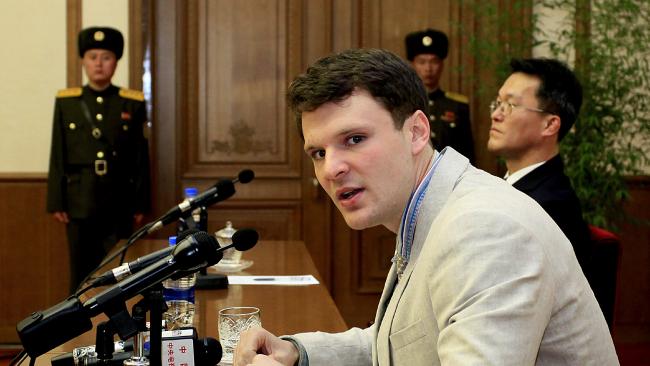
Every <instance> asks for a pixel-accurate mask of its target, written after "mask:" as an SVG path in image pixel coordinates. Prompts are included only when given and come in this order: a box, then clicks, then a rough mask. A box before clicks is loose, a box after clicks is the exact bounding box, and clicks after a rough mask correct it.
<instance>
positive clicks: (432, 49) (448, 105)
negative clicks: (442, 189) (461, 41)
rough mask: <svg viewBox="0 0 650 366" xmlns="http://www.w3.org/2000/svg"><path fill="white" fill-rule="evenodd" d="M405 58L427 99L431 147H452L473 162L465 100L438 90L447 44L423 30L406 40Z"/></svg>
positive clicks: (441, 35)
mask: <svg viewBox="0 0 650 366" xmlns="http://www.w3.org/2000/svg"><path fill="white" fill-rule="evenodd" d="M405 41H406V57H407V58H408V59H409V61H411V65H412V66H413V68H414V69H415V71H416V72H417V74H418V76H419V77H420V79H422V82H423V83H424V86H425V87H426V89H427V93H428V95H429V123H430V125H431V141H432V142H433V146H434V147H435V148H436V149H437V150H438V151H440V150H442V149H443V148H445V147H447V146H451V147H453V148H454V149H456V150H457V151H458V152H460V153H461V154H463V155H465V157H467V158H468V159H469V160H470V161H471V162H472V163H473V162H474V139H473V138H472V125H471V123H470V120H469V104H468V99H467V97H466V96H464V95H460V94H456V93H451V92H444V91H442V90H441V89H440V85H439V83H440V76H441V75H442V71H443V69H444V60H445V58H446V57H447V51H448V48H449V41H448V40H447V36H446V35H445V34H444V33H442V32H440V31H437V30H433V29H426V30H424V31H420V32H413V33H409V34H408V35H407V36H406V39H405Z"/></svg>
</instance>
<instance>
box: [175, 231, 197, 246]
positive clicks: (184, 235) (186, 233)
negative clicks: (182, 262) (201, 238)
mask: <svg viewBox="0 0 650 366" xmlns="http://www.w3.org/2000/svg"><path fill="white" fill-rule="evenodd" d="M198 232H201V230H199V229H187V230H183V231H181V232H180V233H178V235H177V236H176V242H177V243H180V242H182V241H183V240H185V238H187V237H188V236H190V235H194V234H196V233H198Z"/></svg>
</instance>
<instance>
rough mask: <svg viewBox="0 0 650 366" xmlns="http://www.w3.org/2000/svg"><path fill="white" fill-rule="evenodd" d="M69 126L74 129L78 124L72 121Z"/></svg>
mask: <svg viewBox="0 0 650 366" xmlns="http://www.w3.org/2000/svg"><path fill="white" fill-rule="evenodd" d="M68 128H70V129H71V130H74V129H75V128H77V125H76V124H75V123H74V122H70V124H69V125H68Z"/></svg>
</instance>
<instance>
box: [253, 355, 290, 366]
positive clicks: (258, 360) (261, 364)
mask: <svg viewBox="0 0 650 366" xmlns="http://www.w3.org/2000/svg"><path fill="white" fill-rule="evenodd" d="M248 365H250V366H283V365H282V364H281V363H279V362H278V361H276V360H274V359H272V358H271V357H269V356H267V355H256V356H255V357H253V363H249V364H248Z"/></svg>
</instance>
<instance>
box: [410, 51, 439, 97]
mask: <svg viewBox="0 0 650 366" xmlns="http://www.w3.org/2000/svg"><path fill="white" fill-rule="evenodd" d="M412 64H413V68H414V69H415V72H416V73H417V74H418V76H419V77H420V79H422V83H424V86H425V87H426V88H427V90H429V91H432V90H436V89H438V85H439V84H440V76H441V75H442V69H443V66H444V62H443V60H442V59H440V58H439V57H438V56H436V55H434V54H431V53H421V54H419V55H417V56H415V57H414V58H413V62H412Z"/></svg>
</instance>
